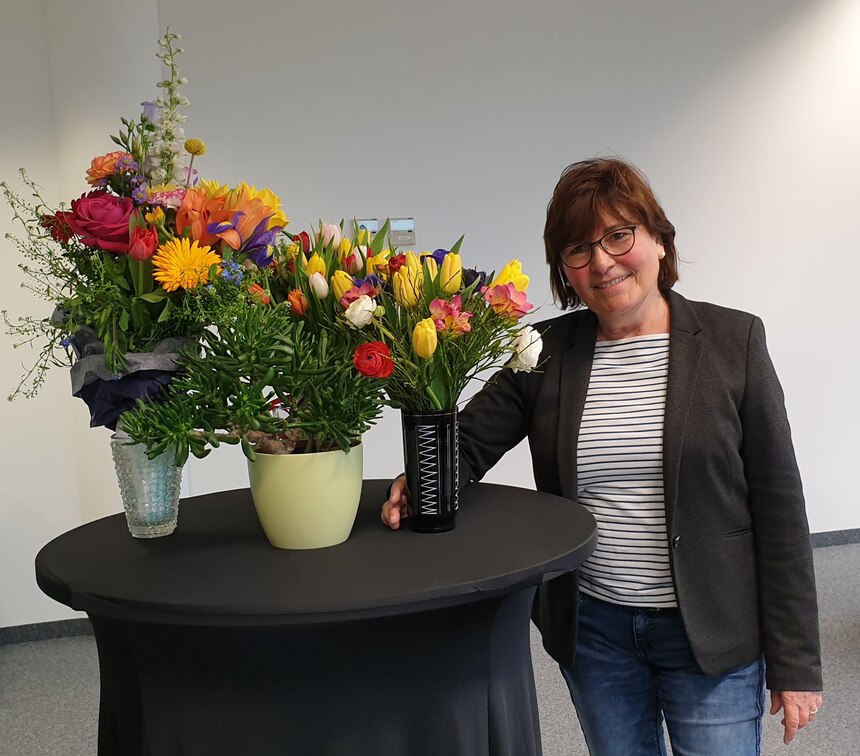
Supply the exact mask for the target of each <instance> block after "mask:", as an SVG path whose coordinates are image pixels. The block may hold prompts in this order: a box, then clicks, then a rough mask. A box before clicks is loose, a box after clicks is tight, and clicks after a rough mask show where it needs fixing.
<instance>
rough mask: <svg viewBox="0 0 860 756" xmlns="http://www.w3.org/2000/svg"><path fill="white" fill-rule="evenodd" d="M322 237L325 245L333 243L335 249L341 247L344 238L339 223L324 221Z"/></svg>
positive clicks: (321, 227) (321, 228) (321, 229)
mask: <svg viewBox="0 0 860 756" xmlns="http://www.w3.org/2000/svg"><path fill="white" fill-rule="evenodd" d="M320 237H321V238H322V241H323V246H325V247H328V246H329V245H331V246H332V247H334V248H335V249H337V248H338V247H340V241H341V239H342V238H343V233H342V232H341V230H340V226H339V225H337V223H323V224H322V225H321V226H320Z"/></svg>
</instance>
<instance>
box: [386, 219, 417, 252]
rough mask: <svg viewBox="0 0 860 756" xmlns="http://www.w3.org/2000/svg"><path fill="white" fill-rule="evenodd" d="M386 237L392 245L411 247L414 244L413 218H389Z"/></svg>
mask: <svg viewBox="0 0 860 756" xmlns="http://www.w3.org/2000/svg"><path fill="white" fill-rule="evenodd" d="M388 239H389V241H390V242H391V245H392V246H393V247H411V246H413V245H414V244H415V218H391V227H390V229H389V231H388Z"/></svg>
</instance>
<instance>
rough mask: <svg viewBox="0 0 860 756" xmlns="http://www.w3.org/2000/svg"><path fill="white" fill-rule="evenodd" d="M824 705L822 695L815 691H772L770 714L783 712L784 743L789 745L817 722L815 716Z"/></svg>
mask: <svg viewBox="0 0 860 756" xmlns="http://www.w3.org/2000/svg"><path fill="white" fill-rule="evenodd" d="M823 703H824V699H823V698H822V697H821V693H818V692H817V691H814V690H799V691H797V690H772V691H771V692H770V713H771V714H776V713H777V712H778V711H779V710H780V709H782V710H783V718H782V724H783V726H784V727H785V735H784V736H783V738H782V740H783V742H784V743H785V744H786V745H788V744H789V743H791V741H792V740H794V736H795V735H797V731H798V730H801V729H803V728H804V727H806V725H808V724H810V723H811V722H814V721H815V715H816V714H817V713H818V710H819V709H820V708H821V706H822V704H823Z"/></svg>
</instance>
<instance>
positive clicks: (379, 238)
mask: <svg viewBox="0 0 860 756" xmlns="http://www.w3.org/2000/svg"><path fill="white" fill-rule="evenodd" d="M390 229H391V221H390V220H389V219H388V218H386V219H385V223H383V224H382V228H380V229H379V231H377V233H376V235H375V236H374V237H373V241H372V242H370V247H368V254H373V255H378V254H379V253H380V252H382V250H383V249H385V246H386V244H387V243H388V231H389V230H390Z"/></svg>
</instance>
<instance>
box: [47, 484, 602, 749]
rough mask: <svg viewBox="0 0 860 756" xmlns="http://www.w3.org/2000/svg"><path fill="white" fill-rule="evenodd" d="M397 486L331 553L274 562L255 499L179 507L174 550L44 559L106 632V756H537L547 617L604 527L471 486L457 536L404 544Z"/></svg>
mask: <svg viewBox="0 0 860 756" xmlns="http://www.w3.org/2000/svg"><path fill="white" fill-rule="evenodd" d="M386 485H387V481H365V484H364V488H363V491H362V500H361V506H360V508H359V514H358V518H357V520H356V524H355V527H354V528H353V531H352V535H351V536H350V538H349V539H348V540H347V541H346V542H345V543H343V544H340V545H339V546H334V547H331V548H327V549H316V550H312V551H284V550H280V549H276V548H273V547H272V546H271V545H269V543H268V541H267V540H266V537H265V535H264V534H263V531H262V528H261V527H260V525H259V522H258V520H257V517H256V513H255V511H254V507H253V503H252V500H251V495H250V491H248V490H247V489H241V490H237V491H227V492H222V493H216V494H209V495H207V496H198V497H195V498H192V499H186V500H184V501H182V503H181V504H180V521H179V527H178V528H177V530H176V531H175V532H174V534H173V535H171V536H169V537H166V538H158V539H153V540H137V539H133V538H131V536H130V535H129V533H128V531H127V528H126V524H125V517H124V515H114V516H111V517H106V518H104V519H101V520H97V521H95V522H92V523H89V524H87V525H83V526H81V527H79V528H76V529H75V530H72V531H70V532H68V533H65V534H64V535H61V536H59V537H58V538H56V539H54V540H53V541H51V542H50V543H49V544H47V545H46V546H45V547H44V548H43V549H42V550H41V551H40V552H39V554H38V556H37V557H36V577H37V581H38V584H39V586H40V588H41V589H42V590H43V591H44V592H45V593H46V594H48V595H49V596H51V597H52V598H54V599H56V600H57V601H59V602H61V603H63V604H66V605H67V606H70V607H72V608H73V609H77V610H80V611H84V612H86V613H87V614H88V615H89V617H90V620H91V621H92V624H93V628H94V632H95V638H96V643H97V646H98V653H99V667H100V674H101V700H100V711H99V754H103V755H105V756H106V755H107V754H110V756H125V755H126V754H134V755H135V756H140V755H141V754H153V755H157V756H172V755H173V754H176V755H177V756H178V755H179V754H183V756H189V755H193V756H196V755H198V754H199V756H203V755H204V754H206V755H207V756H211V755H212V754H225V755H226V754H229V755H230V756H239V755H240V754H249V755H250V754H253V755H254V756H267V755H268V754H272V755H274V754H278V755H280V754H296V756H317V755H319V756H383V755H385V756H401V755H402V756H440V755H444V756H479V755H480V754H492V756H529V755H530V754H540V752H541V748H540V729H539V722H538V715H537V705H536V699H535V690H534V677H533V673H532V667H531V653H530V645H529V616H530V609H531V603H532V599H533V596H534V591H535V587H536V586H537V585H538V584H539V583H541V582H542V581H544V580H547V579H550V578H552V577H553V576H556V575H559V574H561V573H564V572H567V571H570V570H573V569H575V568H576V567H577V566H578V565H579V564H580V563H581V562H582V561H583V560H584V559H585V558H586V557H587V556H588V555H589V554H590V553H591V551H592V550H593V548H594V546H595V544H596V542H597V529H596V525H595V522H594V520H593V518H592V517H591V515H590V514H588V512H586V511H585V510H584V509H583V508H582V507H580V506H578V505H577V504H574V503H573V502H571V501H569V500H567V499H563V498H560V497H556V496H550V495H547V494H541V493H537V492H534V491H528V490H525V489H519V488H512V487H508V486H499V485H491V484H473V485H470V486H468V487H467V488H466V489H465V490H464V491H463V493H462V496H461V507H460V512H459V514H458V516H457V527H456V528H455V529H454V530H453V531H450V532H448V533H440V534H432V535H431V534H417V533H412V532H410V531H409V530H408V529H404V530H402V531H397V532H395V531H390V530H388V529H387V528H385V527H384V526H383V525H382V524H381V522H380V519H379V511H380V506H381V504H382V502H383V501H384V499H385V490H386ZM320 505H321V506H325V502H320Z"/></svg>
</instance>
